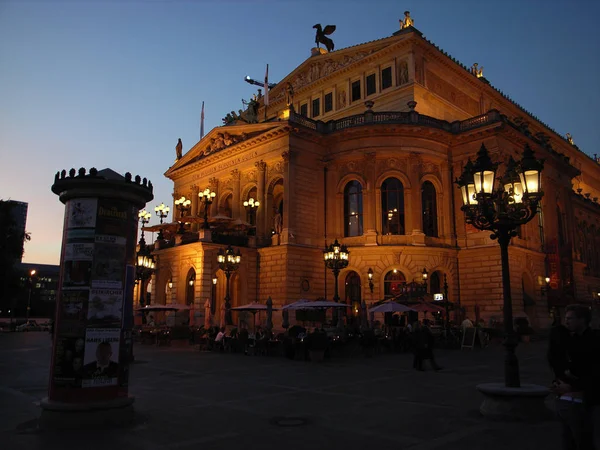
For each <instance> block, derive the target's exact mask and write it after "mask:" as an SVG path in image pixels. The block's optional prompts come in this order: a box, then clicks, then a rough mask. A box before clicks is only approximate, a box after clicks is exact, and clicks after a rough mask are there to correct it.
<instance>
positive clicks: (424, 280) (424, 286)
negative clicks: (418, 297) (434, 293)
mask: <svg viewBox="0 0 600 450" xmlns="http://www.w3.org/2000/svg"><path fill="white" fill-rule="evenodd" d="M421 275H422V276H423V288H424V289H425V293H426V294H427V277H428V276H429V272H427V267H423V272H421Z"/></svg>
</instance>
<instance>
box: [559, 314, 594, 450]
mask: <svg viewBox="0 0 600 450" xmlns="http://www.w3.org/2000/svg"><path fill="white" fill-rule="evenodd" d="M590 320H591V311H590V309H589V308H588V307H587V306H583V305H570V306H568V307H567V308H566V314H565V325H566V331H567V332H568V334H567V333H565V331H564V330H563V329H562V328H560V327H555V329H554V330H553V333H552V334H551V340H550V344H549V351H548V360H549V362H550V364H551V365H552V369H553V370H554V372H555V375H556V379H555V380H554V382H553V384H552V387H551V390H552V392H554V393H555V394H556V395H557V400H556V411H557V414H558V417H559V419H560V421H561V423H562V442H563V449H564V450H594V449H595V448H596V447H595V446H594V423H595V422H596V421H598V420H599V416H600V389H599V384H600V337H599V334H598V331H597V330H592V329H591V328H590V326H589V325H590Z"/></svg>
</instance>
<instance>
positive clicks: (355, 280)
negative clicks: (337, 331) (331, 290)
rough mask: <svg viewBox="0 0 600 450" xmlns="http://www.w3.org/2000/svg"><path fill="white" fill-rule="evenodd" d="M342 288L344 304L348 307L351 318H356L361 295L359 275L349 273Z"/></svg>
mask: <svg viewBox="0 0 600 450" xmlns="http://www.w3.org/2000/svg"><path fill="white" fill-rule="evenodd" d="M344 286H345V293H344V303H346V304H347V305H348V306H349V307H350V310H351V311H352V312H351V315H352V317H358V315H359V312H360V303H361V293H362V288H361V280H360V275H358V274H357V273H356V272H354V271H352V272H349V273H348V275H346V280H345V285H344Z"/></svg>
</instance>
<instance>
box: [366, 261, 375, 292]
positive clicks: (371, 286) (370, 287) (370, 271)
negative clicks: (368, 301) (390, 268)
mask: <svg viewBox="0 0 600 450" xmlns="http://www.w3.org/2000/svg"><path fill="white" fill-rule="evenodd" d="M367 275H368V276H369V290H370V291H371V294H372V293H373V289H374V288H375V285H374V284H373V269H371V268H370V267H369V271H368V272H367Z"/></svg>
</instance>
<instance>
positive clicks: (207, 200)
mask: <svg viewBox="0 0 600 450" xmlns="http://www.w3.org/2000/svg"><path fill="white" fill-rule="evenodd" d="M216 196H217V194H216V193H215V192H213V191H211V190H210V189H209V188H206V189H204V190H203V191H201V192H199V193H198V197H200V201H201V202H204V225H203V227H204V229H205V230H208V229H209V228H210V227H209V226H208V208H209V207H210V205H212V202H213V200H214V199H215V197H216Z"/></svg>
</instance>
